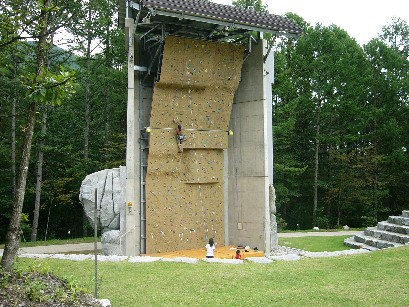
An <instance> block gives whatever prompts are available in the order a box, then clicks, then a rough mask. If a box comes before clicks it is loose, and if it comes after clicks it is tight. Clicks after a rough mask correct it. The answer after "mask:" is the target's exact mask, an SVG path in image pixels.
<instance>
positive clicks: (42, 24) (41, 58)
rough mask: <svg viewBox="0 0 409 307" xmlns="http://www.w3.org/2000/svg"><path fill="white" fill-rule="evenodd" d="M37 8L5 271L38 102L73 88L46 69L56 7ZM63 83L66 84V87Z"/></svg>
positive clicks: (13, 248) (13, 250)
mask: <svg viewBox="0 0 409 307" xmlns="http://www.w3.org/2000/svg"><path fill="white" fill-rule="evenodd" d="M37 9H38V10H37V12H36V13H37V14H36V15H33V16H32V17H33V18H32V20H34V24H33V26H34V27H33V29H32V30H30V31H29V32H31V33H32V35H31V37H37V38H38V42H37V61H36V69H35V72H34V73H33V74H32V75H31V76H28V78H27V80H26V82H27V83H26V86H27V89H28V97H29V99H30V104H29V109H28V116H27V124H26V127H25V128H24V131H25V132H24V142H23V149H22V156H21V161H20V170H19V177H18V181H17V188H16V192H15V194H14V200H13V210H12V215H11V218H10V223H9V227H8V231H7V235H6V244H5V249H4V254H3V257H2V260H1V265H2V266H3V268H4V269H5V270H10V269H11V266H12V264H13V262H14V257H15V255H16V254H17V250H18V248H19V244H20V237H21V228H20V219H21V212H22V209H23V203H24V195H25V188H26V181H27V173H28V166H29V160H30V152H31V145H32V139H33V134H34V124H35V119H36V112H37V103H39V102H42V101H49V102H60V101H61V98H62V97H63V96H64V94H65V93H67V92H68V91H70V90H71V89H70V84H69V82H70V79H71V76H70V75H69V74H68V73H65V72H62V73H61V74H60V75H52V74H50V73H49V72H48V71H47V70H46V69H45V63H46V49H47V38H48V35H49V33H50V32H49V24H48V21H49V18H50V14H51V13H52V11H53V10H55V9H56V7H55V6H54V5H53V2H52V0H43V1H40V2H39V3H38V8H37ZM25 22H26V21H25ZM10 36H11V37H12V38H11V40H10V42H11V43H12V42H13V41H16V40H15V37H17V36H15V35H14V36H13V35H10ZM20 37H21V36H20ZM62 85H65V87H63V86H62Z"/></svg>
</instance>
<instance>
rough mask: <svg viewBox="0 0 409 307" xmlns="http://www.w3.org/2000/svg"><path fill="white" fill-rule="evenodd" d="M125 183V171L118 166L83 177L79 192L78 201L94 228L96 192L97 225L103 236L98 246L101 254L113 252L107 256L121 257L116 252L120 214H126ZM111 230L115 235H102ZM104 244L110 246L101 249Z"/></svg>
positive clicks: (118, 249) (118, 247)
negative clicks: (102, 252) (100, 244)
mask: <svg viewBox="0 0 409 307" xmlns="http://www.w3.org/2000/svg"><path fill="white" fill-rule="evenodd" d="M125 179H126V168H125V167H124V166H120V167H119V168H113V169H105V170H102V171H99V172H96V173H92V174H90V175H88V176H86V177H85V179H84V180H83V181H82V184H81V188H80V195H79V199H80V201H81V203H82V205H83V208H84V211H85V213H86V215H87V217H88V219H89V221H90V223H91V225H92V226H93V227H94V216H95V215H94V214H95V213H94V211H95V189H96V190H97V209H98V210H99V215H98V220H97V225H98V227H99V228H100V229H101V232H102V234H103V235H102V238H101V242H102V246H103V250H104V253H105V250H106V251H112V253H111V252H110V255H119V254H121V253H117V252H118V251H119V252H120V245H119V236H120V230H121V213H122V212H123V213H122V215H124V210H125ZM121 211H122V212H121ZM122 218H124V216H122ZM112 230H116V232H113V233H109V235H104V234H105V233H108V232H110V231H112ZM115 236H117V238H116V239H114V237H115ZM108 238H109V240H108ZM105 240H107V241H106V242H105ZM104 244H109V245H110V248H105V249H104ZM113 245H117V248H113Z"/></svg>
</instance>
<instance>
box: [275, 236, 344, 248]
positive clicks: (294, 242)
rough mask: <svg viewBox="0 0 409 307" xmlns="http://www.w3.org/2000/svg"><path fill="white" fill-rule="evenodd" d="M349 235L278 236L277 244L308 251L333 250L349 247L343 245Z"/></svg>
mask: <svg viewBox="0 0 409 307" xmlns="http://www.w3.org/2000/svg"><path fill="white" fill-rule="evenodd" d="M349 237H351V235H349V236H333V237H296V238H278V244H279V245H282V246H288V247H292V248H298V249H302V250H306V251H309V252H324V251H327V252H333V251H340V250H346V249H350V248H349V247H347V246H345V245H344V239H346V238H349Z"/></svg>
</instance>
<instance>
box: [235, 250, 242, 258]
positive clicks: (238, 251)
mask: <svg viewBox="0 0 409 307" xmlns="http://www.w3.org/2000/svg"><path fill="white" fill-rule="evenodd" d="M234 259H241V254H240V250H239V249H238V250H236V256H235V257H234Z"/></svg>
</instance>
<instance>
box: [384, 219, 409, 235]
mask: <svg viewBox="0 0 409 307" xmlns="http://www.w3.org/2000/svg"><path fill="white" fill-rule="evenodd" d="M376 228H377V229H379V230H385V231H390V232H395V233H401V234H404V235H409V226H405V225H397V224H392V223H388V222H386V221H385V222H379V223H378V225H377V227H376Z"/></svg>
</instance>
